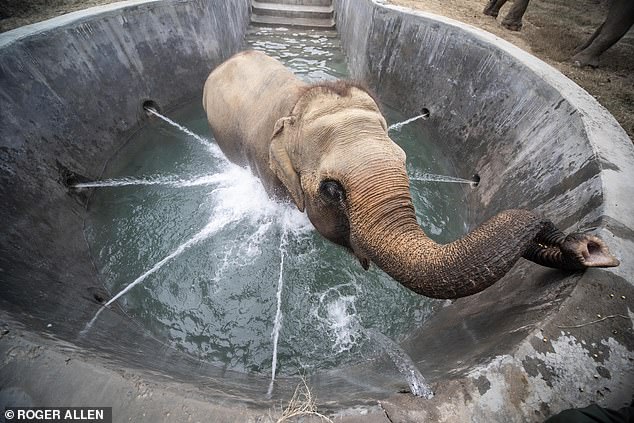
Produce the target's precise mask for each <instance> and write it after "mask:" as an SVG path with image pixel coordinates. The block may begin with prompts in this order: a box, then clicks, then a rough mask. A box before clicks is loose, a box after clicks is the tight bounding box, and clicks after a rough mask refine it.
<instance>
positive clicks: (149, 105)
mask: <svg viewBox="0 0 634 423" xmlns="http://www.w3.org/2000/svg"><path fill="white" fill-rule="evenodd" d="M142 106H143V112H144V113H145V115H146V116H147V117H152V116H154V115H153V114H152V112H151V111H150V110H153V111H155V112H158V113H161V108H160V107H159V105H158V104H157V103H156V102H155V101H154V100H145V101H144V102H143V105H142Z"/></svg>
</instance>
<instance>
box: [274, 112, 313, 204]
mask: <svg viewBox="0 0 634 423" xmlns="http://www.w3.org/2000/svg"><path fill="white" fill-rule="evenodd" d="M294 123H295V118H294V117H292V116H287V117H283V118H281V119H279V120H278V121H277V122H275V128H274V129H273V137H272V138H271V146H270V147H269V166H270V168H271V170H272V171H273V172H274V173H275V175H276V176H277V178H278V179H279V180H280V181H281V182H282V184H284V186H285V187H286V189H287V190H288V192H289V193H290V194H291V198H292V199H293V202H294V203H295V205H296V206H297V208H298V209H299V211H301V212H303V211H304V192H303V191H302V185H301V183H300V180H299V175H298V174H297V172H296V171H295V168H294V167H293V163H292V162H291V158H290V156H289V155H288V150H287V148H286V146H287V145H288V143H289V141H291V137H292V136H293V135H294V134H293V128H292V125H293V124H294Z"/></svg>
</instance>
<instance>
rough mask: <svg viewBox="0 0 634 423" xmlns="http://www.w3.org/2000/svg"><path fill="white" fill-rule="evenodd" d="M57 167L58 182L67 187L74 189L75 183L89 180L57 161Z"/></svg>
mask: <svg viewBox="0 0 634 423" xmlns="http://www.w3.org/2000/svg"><path fill="white" fill-rule="evenodd" d="M57 169H58V171H59V182H60V183H61V184H62V185H64V186H65V187H66V188H68V189H74V188H75V185H77V184H82V183H86V182H89V181H90V179H88V178H86V177H85V176H83V175H80V174H79V173H76V172H73V171H72V170H70V169H69V168H67V167H66V166H64V165H63V164H61V163H59V162H57Z"/></svg>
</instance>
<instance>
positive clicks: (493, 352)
mask: <svg viewBox="0 0 634 423" xmlns="http://www.w3.org/2000/svg"><path fill="white" fill-rule="evenodd" d="M249 4H250V2H249V1H248V0H222V1H221V0H208V1H203V0H163V1H129V2H121V3H116V4H112V5H108V6H103V7H99V8H93V9H89V10H88V11H85V12H78V13H72V14H69V15H66V16H63V17H60V18H56V19H53V20H50V21H47V22H44V23H41V24H36V25H31V26H29V27H24V28H20V29H17V30H14V31H11V32H8V33H5V34H1V35H0V98H1V101H2V113H1V114H0V181H1V182H0V183H1V185H0V195H1V198H2V199H3V201H2V204H1V205H0V218H1V219H2V222H3V230H2V232H1V233H0V275H1V277H2V283H1V284H0V316H2V323H1V325H2V326H1V327H0V354H1V355H2V357H3V366H2V367H0V381H2V383H0V405H1V404H2V401H4V402H5V403H9V404H12V405H17V403H20V404H24V405H29V404H31V405H51V406H52V405H88V404H90V405H103V406H112V407H113V408H114V413H115V416H116V417H115V419H116V421H124V420H125V421H127V420H128V419H132V420H134V421H166V420H169V421H186V420H188V419H193V420H202V419H205V420H207V419H209V417H210V416H211V417H212V418H213V419H215V420H217V421H261V419H262V417H263V416H267V415H268V408H269V407H271V403H270V402H267V401H265V399H264V398H263V396H264V393H265V392H266V388H267V385H268V380H267V379H266V378H264V377H255V376H251V375H244V374H237V373H231V372H226V371H223V369H218V368H214V367H212V366H209V365H207V364H205V363H201V362H198V361H196V360H195V359H193V358H191V357H189V356H186V355H184V354H181V353H178V352H176V351H174V350H172V349H170V348H168V347H166V346H164V345H163V344H162V343H161V342H160V341H159V340H157V339H154V338H152V337H150V336H148V335H147V334H146V333H145V332H144V331H143V330H142V329H140V328H139V327H137V326H136V325H135V324H134V322H132V321H131V320H130V319H127V318H125V316H122V315H120V314H119V312H117V311H116V310H115V311H110V310H108V311H105V312H104V313H108V318H107V319H106V318H102V319H100V320H99V322H98V326H97V327H96V329H97V330H94V331H91V336H90V337H82V336H80V335H78V334H79V333H80V332H81V330H82V329H83V328H84V325H85V323H86V322H87V321H89V320H90V319H91V318H92V316H93V315H94V313H95V312H96V311H97V309H98V307H99V304H98V303H97V302H96V301H95V298H94V293H95V291H96V290H98V289H99V287H100V282H99V281H98V279H97V276H96V272H95V270H94V267H93V264H92V262H91V258H90V256H89V254H88V252H87V248H86V243H85V241H84V238H83V231H82V225H83V216H84V213H85V204H86V198H84V197H82V196H79V195H69V193H68V190H67V188H66V186H65V185H64V180H65V178H67V177H68V176H69V172H75V173H76V174H79V175H84V176H86V177H88V178H96V177H98V176H99V175H100V174H101V171H102V168H103V167H104V165H105V162H106V161H107V159H108V158H109V157H111V156H112V154H113V152H115V151H116V150H117V149H118V148H119V147H120V145H121V144H122V143H123V142H124V141H125V140H126V139H127V138H128V137H129V135H130V134H132V133H133V132H134V131H135V130H136V129H137V128H138V127H139V126H140V125H142V124H143V121H144V119H145V115H144V113H143V112H142V110H141V103H142V101H143V100H145V99H152V100H154V101H156V102H157V103H158V104H159V105H160V106H162V107H163V108H169V107H174V106H176V105H178V104H180V103H183V102H185V101H187V100H189V99H191V98H194V97H195V96H199V95H200V90H201V87H202V84H203V82H204V79H205V77H206V76H207V74H208V73H209V71H210V69H212V68H213V67H214V66H216V65H217V64H219V63H220V62H221V61H222V60H224V59H225V58H227V57H229V56H230V55H231V54H233V53H234V52H235V51H237V50H239V49H240V48H241V47H242V40H243V36H244V33H245V31H246V28H247V25H248V17H249ZM335 8H336V11H337V19H338V26H339V30H340V33H341V36H342V40H343V42H344V45H345V49H346V52H347V55H348V57H349V59H350V66H351V69H352V72H353V74H354V75H355V76H356V77H357V78H360V79H364V80H366V81H368V82H369V84H370V85H372V86H374V88H375V89H376V91H377V92H378V94H379V96H380V98H382V99H383V100H385V101H386V102H388V103H391V104H392V105H393V106H396V107H397V108H399V109H401V110H403V111H405V112H410V113H412V114H415V113H416V112H417V111H418V110H420V108H422V107H426V108H428V109H429V110H430V111H431V118H430V119H429V120H427V121H425V122H426V123H425V125H423V126H421V130H424V131H428V132H429V136H430V137H432V138H434V139H438V140H439V142H442V144H443V145H444V147H445V148H446V149H447V153H448V154H451V155H452V156H453V157H454V159H455V163H456V164H458V167H459V169H458V171H459V172H460V173H461V174H462V175H466V176H468V175H471V174H473V173H478V174H480V176H481V177H482V182H481V184H480V186H479V188H478V189H477V190H473V191H470V192H469V193H468V201H469V202H470V203H471V206H472V209H473V210H476V212H475V213H474V215H473V216H472V219H471V222H470V223H471V224H473V225H475V224H477V223H479V222H480V221H482V220H483V219H484V218H485V217H487V216H490V215H492V214H494V213H495V212H497V211H499V210H501V209H504V208H512V207H528V208H536V209H538V210H540V211H541V212H543V213H544V214H546V215H547V216H548V217H550V218H551V219H553V220H555V221H556V222H558V223H559V224H560V225H562V226H563V227H567V228H574V229H593V230H595V231H597V232H598V233H599V234H600V235H601V236H602V237H604V238H605V239H607V240H608V242H609V244H610V246H611V248H612V249H613V250H614V251H615V252H616V254H617V255H618V256H619V257H620V258H621V259H622V262H623V265H622V266H621V267H620V268H618V269H615V270H613V271H601V270H599V271H589V272H586V273H585V274H573V275H571V274H568V273H563V272H556V271H551V270H546V269H542V268H538V267H537V266H533V265H531V264H529V263H520V264H518V265H517V266H516V267H515V268H514V270H513V271H512V272H511V273H510V274H509V275H508V276H507V277H506V278H505V279H504V280H503V281H501V282H500V283H499V284H496V285H495V286H493V287H491V288H489V289H487V290H486V291H485V292H484V293H482V294H479V295H476V296H473V297H470V298H467V299H463V300H460V301H456V302H455V303H453V304H451V305H448V306H447V307H445V308H443V309H442V310H441V311H440V312H439V314H438V315H437V317H436V318H434V319H433V320H432V321H431V322H429V324H428V325H426V326H425V327H424V328H422V329H421V330H420V331H419V332H418V333H414V334H412V336H411V337H410V338H409V339H408V340H407V341H406V343H405V344H404V347H405V348H406V349H407V350H408V352H409V353H410V354H411V355H412V356H413V357H414V359H415V360H416V362H417V364H418V365H419V367H420V369H421V370H422V371H423V374H425V375H426V376H428V377H429V378H430V380H431V382H432V385H433V388H434V389H435V391H436V394H437V395H436V397H435V398H434V399H433V400H431V401H424V400H420V399H417V398H412V397H410V396H408V395H393V396H391V397H390V398H383V397H384V396H385V392H384V390H383V389H382V388H381V389H378V388H376V386H379V385H381V384H382V383H383V384H384V383H385V381H384V380H381V379H384V377H383V376H382V374H381V369H380V366H377V367H376V368H373V367H368V366H372V364H370V365H360V366H356V367H353V368H348V369H340V370H338V371H336V372H334V371H333V372H329V373H327V374H320V375H317V376H316V377H315V378H314V379H313V380H312V381H311V384H313V385H314V386H317V387H318V391H319V394H318V398H320V399H321V400H322V402H323V401H327V404H326V407H328V408H330V409H332V410H341V409H342V408H343V407H346V406H347V405H350V404H357V405H358V404H364V403H368V402H370V403H376V399H377V398H379V397H382V402H381V403H382V405H383V407H384V408H385V409H386V410H387V411H388V414H389V415H390V416H391V418H392V420H393V421H397V420H401V421H408V420H410V421H422V420H425V419H428V420H431V421H434V420H443V419H444V420H461V421H468V420H473V421H497V420H508V421H524V420H526V419H528V418H530V419H535V418H538V417H540V416H541V417H543V416H545V415H548V414H551V413H553V412H555V411H558V410H559V409H561V408H565V407H567V406H570V405H585V404H587V403H589V402H591V401H593V400H597V401H598V400H600V401H603V403H604V404H607V405H611V406H616V405H619V403H620V402H622V401H624V400H625V397H626V396H628V395H629V394H630V392H631V388H632V384H631V383H632V382H631V381H632V380H634V377H633V373H634V372H633V370H632V365H631V364H630V362H628V359H629V357H631V356H632V351H633V350H634V345H632V344H633V341H632V336H631V325H632V323H631V321H630V318H628V316H630V314H629V309H628V305H629V306H630V308H633V307H632V306H631V304H632V302H631V299H632V298H634V289H633V288H632V284H631V283H630V282H631V275H632V273H633V271H634V260H633V257H632V251H634V245H632V244H633V243H634V241H633V240H634V236H633V232H632V228H633V227H634V222H633V220H632V219H634V213H633V210H632V208H633V207H632V203H631V198H634V192H633V190H632V188H631V187H630V186H629V185H628V184H627V181H629V180H631V179H632V176H633V175H634V170H633V166H634V165H633V164H634V160H633V159H634V151H633V149H632V146H631V143H630V141H629V140H628V139H627V137H626V135H625V134H624V132H623V130H622V129H621V128H620V127H619V126H618V125H617V124H616V123H615V121H614V119H613V118H612V117H611V116H609V114H608V113H607V112H606V111H605V110H604V109H603V108H601V107H600V106H599V105H598V104H597V103H596V102H595V101H594V100H593V99H592V98H591V97H590V96H589V95H588V94H587V93H585V92H583V91H582V90H580V89H579V88H578V87H576V86H575V85H574V84H572V83H571V82H570V81H568V80H567V79H566V78H564V77H563V76H562V75H560V74H559V73H558V72H556V71H555V70H553V69H551V68H549V67H548V66H547V65H545V64H543V63H542V62H540V61H538V60H536V59H534V58H532V57H531V56H529V55H527V54H525V53H523V52H521V51H520V50H518V49H515V48H514V47H513V46H511V45H508V44H506V43H504V42H502V41H501V40H499V39H496V38H495V37H493V36H491V35H489V34H486V33H483V32H481V31H477V30H475V29H473V28H469V27H465V26H463V25H460V24H458V23H456V22H453V21H449V20H446V19H441V18H438V17H434V16H430V15H424V14H414V13H410V12H407V11H403V10H399V9H397V8H393V7H386V6H383V5H381V4H379V3H378V2H373V1H370V0H338V1H336V2H335ZM71 175H72V174H71ZM628 278H629V280H628ZM609 294H614V297H613V298H612V297H610V296H609ZM621 295H623V296H624V297H625V299H624V300H622V299H621V298H620V297H621ZM597 314H600V315H602V316H608V315H611V316H617V317H611V318H608V319H604V320H601V321H599V322H598V323H596V324H591V325H584V323H585V322H590V321H593V320H600V319H597V317H596V315H597ZM618 316H620V317H618ZM576 326H578V327H576ZM544 339H545V340H546V341H544ZM595 354H596V356H595ZM595 375H596V377H595ZM373 381H375V382H376V384H375V383H374V382H373ZM294 383H295V381H293V382H292V384H290V382H289V384H287V385H285V384H282V389H281V390H280V392H279V395H280V398H288V397H290V394H292V388H293V385H294ZM364 384H365V385H364ZM342 386H343V387H344V388H341V387H342ZM606 388H607V389H609V391H608V390H607V389H606ZM628 401H629V398H628ZM366 411H367V410H366ZM258 419H259V420H258ZM363 419H364V421H382V422H385V421H386V419H385V415H384V413H383V411H381V410H377V409H375V408H371V409H370V411H369V414H368V415H366V416H365V417H363ZM350 420H351V421H352V420H354V418H350Z"/></svg>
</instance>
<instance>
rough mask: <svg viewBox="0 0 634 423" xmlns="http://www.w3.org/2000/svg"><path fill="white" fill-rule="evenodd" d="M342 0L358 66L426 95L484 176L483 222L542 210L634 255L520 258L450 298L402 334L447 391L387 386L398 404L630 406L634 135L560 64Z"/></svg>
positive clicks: (523, 412) (380, 81) (492, 412)
mask: <svg viewBox="0 0 634 423" xmlns="http://www.w3.org/2000/svg"><path fill="white" fill-rule="evenodd" d="M336 13H337V26H338V29H339V32H340V35H341V38H342V42H343V44H344V49H345V52H346V55H347V57H348V61H349V66H350V68H351V72H352V74H353V76H354V77H355V78H357V79H360V80H364V81H367V82H368V83H369V85H370V86H371V87H372V88H373V89H374V90H375V91H376V92H377V94H378V96H379V98H381V99H382V100H384V101H385V102H387V103H390V104H391V105H392V106H396V107H397V108H399V109H401V110H403V111H405V112H409V113H410V114H411V115H416V114H418V113H419V111H420V110H421V109H422V108H427V109H429V111H430V118H429V119H428V120H426V121H424V123H423V124H421V125H419V126H420V128H421V130H423V131H426V132H427V135H428V136H429V137H430V139H432V140H435V142H437V143H438V144H439V145H441V147H442V148H445V149H446V151H447V153H448V154H449V155H450V156H451V157H453V158H454V160H455V161H454V163H455V164H456V166H457V168H458V169H457V171H458V175H462V176H465V177H468V176H470V175H473V174H476V173H477V174H479V175H480V177H481V182H480V184H479V186H478V188H477V189H476V190H472V191H470V192H469V193H468V201H469V203H470V206H471V209H472V210H474V213H473V216H472V221H471V222H470V223H471V225H472V226H474V225H476V224H478V223H481V222H482V221H483V220H484V219H486V218H488V217H490V216H492V215H494V214H495V213H497V212H498V211H500V210H503V209H508V208H528V209H534V210H537V211H539V212H541V213H542V214H544V215H545V216H547V217H548V218H550V219H551V220H553V221H555V222H556V223H557V224H558V225H559V226H560V227H562V228H566V229H567V230H576V231H592V232H595V233H597V234H599V235H600V236H601V237H603V239H605V240H607V242H608V243H609V244H610V248H611V249H613V251H614V252H615V253H616V255H617V256H618V257H619V258H620V259H621V262H622V264H621V266H620V267H619V268H616V269H613V270H610V271H606V270H590V271H587V272H585V273H584V274H570V273H564V272H558V271H553V270H547V269H544V268H540V267H539V266H535V265H533V264H531V263H528V262H521V263H518V265H516V266H515V268H514V269H513V271H512V272H510V273H509V274H508V275H507V276H506V277H505V278H504V279H503V280H502V281H501V282H499V283H498V284H496V285H494V286H493V287H491V288H489V289H487V290H486V291H484V292H482V293H481V294H479V295H474V296H472V297H469V298H465V299H461V300H458V301H456V302H454V303H453V304H452V305H450V306H448V307H445V308H444V309H443V310H442V311H441V312H440V313H439V314H438V315H437V316H435V318H434V319H433V320H432V321H431V322H429V324H427V325H426V326H425V327H424V328H422V329H421V330H420V331H419V332H418V333H415V334H412V335H411V336H410V338H409V339H408V341H407V342H406V349H407V350H408V352H409V353H410V354H411V355H412V356H413V357H414V359H415V360H416V361H417V363H418V364H419V367H420V368H421V370H422V372H423V374H425V375H429V376H430V377H431V378H432V379H435V380H437V381H440V380H442V383H441V385H445V386H444V388H445V389H443V393H442V394H439V395H437V396H436V398H434V399H433V400H432V401H429V402H427V403H425V404H421V403H420V402H419V403H417V404H415V405H412V404H411V403H408V402H407V401H401V400H394V402H393V403H392V404H391V405H390V402H389V401H388V402H385V401H384V402H383V404H384V405H385V406H386V407H388V408H389V410H388V413H389V412H391V413H392V414H393V416H394V417H395V418H396V419H397V420H398V419H399V418H405V417H406V416H407V415H409V416H410V418H411V419H412V421H426V420H429V421H434V420H437V419H440V420H442V419H450V420H451V419H459V420H463V421H468V420H471V421H502V420H503V421H526V420H534V419H539V418H540V417H542V418H543V417H545V416H547V415H550V414H552V413H554V412H557V411H559V410H561V409H564V408H568V407H572V406H585V405H588V404H590V403H593V402H598V403H600V404H602V405H604V406H611V407H616V408H618V407H621V406H624V405H629V402H630V401H631V398H630V395H631V392H632V388H633V384H632V380H634V378H633V375H634V369H633V366H632V364H631V362H628V359H627V358H626V357H629V358H631V357H632V351H633V349H634V342H633V339H632V321H631V319H632V314H631V313H630V309H632V305H633V302H632V298H631V295H632V282H633V281H632V274H634V232H633V228H634V204H633V203H632V201H631V199H632V198H633V197H632V196H633V195H634V188H633V187H632V185H631V184H628V183H627V182H626V181H628V180H632V179H633V178H634V148H633V147H632V142H631V140H630V139H629V138H628V137H627V135H626V134H625V132H624V131H623V129H622V128H621V127H620V126H619V125H618V123H617V122H616V121H615V120H614V118H613V117H612V116H611V115H610V114H609V113H608V112H607V111H606V110H605V109H604V108H603V107H602V106H601V105H599V104H598V103H597V102H596V101H595V100H594V98H592V97H591V96H590V95H589V94H588V93H586V92H585V91H583V90H582V89H581V88H580V87H578V86H577V85H575V84H574V83H572V82H571V81H570V80H568V79H567V78H566V77H564V76H563V75H561V73H559V72H558V71H557V70H555V69H553V68H551V67H550V66H548V65H547V64H545V63H543V62H541V61H540V60H538V59H536V58H535V57H533V56H530V55H529V54H527V53H525V52H523V51H522V50H520V49H518V48H516V47H514V46H513V45H511V44H509V43H507V42H505V41H503V40H501V39H499V38H497V37H495V36H493V35H491V34H489V33H486V32H484V31H481V30H478V29H476V28H473V27H470V26H468V25H464V24H461V23H459V22H456V21H452V20H450V19H446V18H442V17H438V16H435V15H430V14H425V13H421V12H413V11H411V10H408V9H403V8H398V7H393V6H385V5H384V4H383V2H379V1H372V0H337V1H336ZM493 247H494V246H492V248H493ZM621 296H623V298H621ZM615 299H617V300H615ZM608 315H610V316H612V317H610V318H608V319H604V320H601V321H599V322H596V323H593V324H590V325H584V323H587V322H593V321H597V320H600V319H601V318H603V317H604V316H608ZM577 326H579V327H577ZM607 357H609V358H607ZM450 381H451V382H450ZM448 404H450V405H448ZM404 408H406V409H408V413H409V414H406V413H403V412H402V410H403V409H404ZM412 408H416V409H417V411H412ZM467 416H468V417H467ZM406 420H407V419H406Z"/></svg>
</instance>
